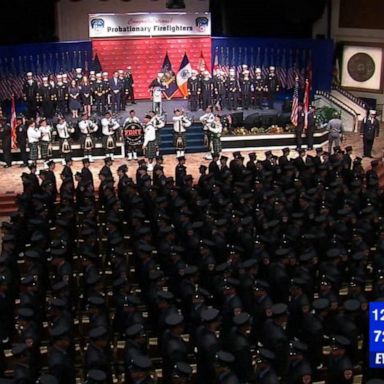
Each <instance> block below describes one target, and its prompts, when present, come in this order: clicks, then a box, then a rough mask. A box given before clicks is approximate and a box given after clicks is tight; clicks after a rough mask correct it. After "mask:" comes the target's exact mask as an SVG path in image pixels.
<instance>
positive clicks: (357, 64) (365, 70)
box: [347, 52, 376, 83]
mask: <svg viewBox="0 0 384 384" xmlns="http://www.w3.org/2000/svg"><path fill="white" fill-rule="evenodd" d="M375 69H376V67H375V62H374V60H373V59H372V57H371V56H370V55H368V54H367V53H364V52H358V53H355V54H354V55H353V56H351V57H350V59H349V60H348V63H347V70H348V73H349V76H351V77H352V79H353V80H355V81H358V82H360V83H363V82H365V81H368V80H369V79H370V78H371V77H372V76H373V75H374V73H375Z"/></svg>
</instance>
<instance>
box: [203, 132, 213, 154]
mask: <svg viewBox="0 0 384 384" xmlns="http://www.w3.org/2000/svg"><path fill="white" fill-rule="evenodd" d="M204 145H205V146H206V147H207V148H208V150H210V148H211V132H209V131H208V130H204Z"/></svg>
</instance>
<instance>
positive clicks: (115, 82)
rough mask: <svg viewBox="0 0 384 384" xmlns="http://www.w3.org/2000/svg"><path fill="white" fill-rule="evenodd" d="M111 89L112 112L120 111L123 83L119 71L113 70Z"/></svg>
mask: <svg viewBox="0 0 384 384" xmlns="http://www.w3.org/2000/svg"><path fill="white" fill-rule="evenodd" d="M109 89H110V92H111V107H112V113H115V112H120V107H121V93H122V91H123V83H122V81H121V80H120V79H119V73H118V72H117V71H115V72H113V77H112V79H111V80H110V81H109Z"/></svg>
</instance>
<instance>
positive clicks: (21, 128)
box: [16, 116, 28, 167]
mask: <svg viewBox="0 0 384 384" xmlns="http://www.w3.org/2000/svg"><path fill="white" fill-rule="evenodd" d="M27 128H28V127H27V124H26V122H25V121H24V118H23V117H22V116H17V117H16V142H17V146H18V148H19V149H20V158H21V161H22V162H23V163H22V164H21V165H20V167H25V166H27V165H28V153H27Z"/></svg>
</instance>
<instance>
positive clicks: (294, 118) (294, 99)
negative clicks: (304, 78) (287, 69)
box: [291, 77, 299, 127]
mask: <svg viewBox="0 0 384 384" xmlns="http://www.w3.org/2000/svg"><path fill="white" fill-rule="evenodd" d="M298 110H299V78H298V77H296V81H295V89H294V91H293V97H292V110H291V123H292V124H293V125H294V126H295V127H296V126H297V112H298Z"/></svg>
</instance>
